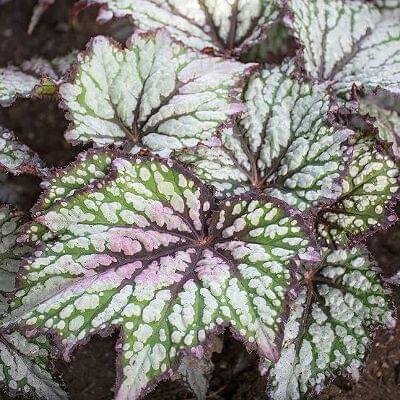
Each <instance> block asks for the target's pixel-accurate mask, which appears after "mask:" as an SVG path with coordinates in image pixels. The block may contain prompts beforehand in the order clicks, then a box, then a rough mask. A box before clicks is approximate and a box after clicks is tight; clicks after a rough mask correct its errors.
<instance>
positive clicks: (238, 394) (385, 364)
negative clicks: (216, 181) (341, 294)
mask: <svg viewBox="0 0 400 400" xmlns="http://www.w3.org/2000/svg"><path fill="white" fill-rule="evenodd" d="M34 3H35V1H33V0H15V1H12V2H9V3H7V4H6V5H4V6H2V7H0V67H2V66H5V65H7V64H15V65H18V64H20V63H21V62H22V61H24V60H26V59H29V58H30V57H32V56H37V55H40V56H43V57H45V58H53V57H56V56H61V55H64V54H66V53H67V52H68V51H70V50H73V49H75V48H77V49H82V48H84V46H85V44H86V43H87V41H88V40H89V38H90V37H92V36H94V35H96V34H99V33H101V34H113V35H114V36H117V38H118V39H120V40H121V39H123V38H124V37H126V35H127V34H128V33H129V31H130V28H128V27H127V25H126V24H125V23H124V22H122V23H118V24H107V25H104V26H99V25H98V24H96V23H95V15H96V10H95V9H91V10H86V11H84V12H83V13H82V14H81V15H80V16H79V17H78V18H74V19H71V18H70V14H69V12H70V7H71V5H72V3H73V1H71V0H64V1H57V2H56V4H55V5H54V6H52V7H51V8H50V9H49V10H48V11H47V12H46V14H45V15H44V18H43V19H42V21H41V22H40V24H39V25H38V27H37V28H36V30H35V32H34V33H33V35H32V36H28V35H27V33H26V29H27V26H28V23H29V18H30V14H31V11H32V7H33V5H34ZM0 124H1V125H4V126H6V127H8V128H10V129H13V130H14V132H15V133H16V135H17V136H18V137H19V138H20V139H21V141H23V142H24V143H26V144H28V145H29V146H30V147H31V148H33V149H34V150H35V151H36V152H38V153H39V155H40V156H41V157H42V159H44V161H45V162H46V163H47V164H48V165H49V166H55V167H61V166H64V165H66V164H68V163H69V162H70V161H72V160H73V159H74V158H75V156H76V155H77V154H78V153H79V152H80V151H81V150H82V149H83V148H82V147H72V146H70V145H68V144H67V143H66V142H65V140H64V138H63V133H64V131H65V129H66V127H67V121H66V120H65V118H64V114H63V112H62V111H61V110H60V109H59V108H58V105H57V103H56V101H54V100H48V99H46V100H41V101H37V100H36V101H34V100H33V101H27V100H18V101H17V102H16V103H15V104H14V105H13V106H12V107H9V108H7V109H0ZM2 179H3V180H4V179H5V178H4V177H2ZM0 182H2V181H1V180H0ZM6 183H7V187H12V188H15V190H17V191H18V196H13V194H12V193H11V194H9V195H7V196H9V197H8V198H7V197H5V198H2V199H1V200H3V201H4V200H7V199H8V200H10V201H12V202H15V203H17V205H19V206H20V207H22V208H23V209H24V210H26V211H28V210H29V209H30V207H31V206H32V205H33V204H34V203H35V201H36V199H37V197H38V195H39V193H40V188H39V184H40V181H39V180H38V179H37V178H34V177H30V176H20V177H17V178H10V177H7V182H6ZM0 185H2V183H0ZM0 192H2V190H0ZM3 197H4V196H3ZM399 243H400V224H397V225H395V226H393V227H392V228H391V229H389V230H387V231H385V232H382V233H379V234H377V235H375V236H374V237H373V238H371V239H370V240H369V241H368V247H369V249H370V251H371V252H372V254H373V256H374V257H375V258H376V260H377V261H378V263H379V265H380V266H381V268H382V270H383V274H384V275H385V276H391V275H392V274H393V273H394V272H395V271H396V270H397V269H399V267H400V246H399ZM399 301H400V290H399V289H397V288H396V289H394V303H395V305H396V306H398V305H399V304H400V303H399ZM117 337H118V333H117V332H115V333H114V334H113V335H111V336H108V337H105V338H102V337H100V336H95V337H93V338H92V339H91V340H90V342H89V343H88V344H86V345H85V346H83V347H81V348H80V349H79V351H76V352H75V353H74V356H73V359H72V362H71V363H69V364H66V363H64V362H62V361H57V363H56V367H57V370H58V371H59V375H60V377H61V378H62V380H63V381H64V382H65V385H66V389H67V391H68V393H69V394H70V398H71V400H108V399H112V398H113V384H114V381H115V359H116V357H115V350H114V346H115V342H116V340H117ZM213 362H214V364H215V370H214V373H213V374H212V378H211V381H210V388H209V391H208V395H207V399H214V400H222V399H227V400H228V399H229V400H256V399H257V400H258V399H259V400H261V399H265V398H266V395H265V389H266V382H265V379H263V378H261V377H260V376H259V373H258V363H257V359H256V356H255V355H254V354H248V353H247V352H246V350H245V349H244V347H243V346H242V345H241V344H240V343H239V342H237V341H235V340H234V339H232V338H230V337H229V335H228V334H225V335H224V336H223V350H222V352H221V353H219V354H218V353H215V354H214V356H213ZM0 397H1V395H0ZM4 398H7V397H6V396H4ZM146 398H147V399H149V400H165V399H168V400H189V399H193V398H194V396H193V394H192V393H191V392H190V391H189V390H188V389H186V387H185V386H184V385H183V384H182V383H179V382H178V381H173V382H163V383H161V384H160V385H159V386H158V387H157V388H156V389H155V390H154V391H153V392H151V393H150V394H149V395H148V396H147V397H146ZM310 398H318V399H319V400H328V399H329V400H339V399H340V400H347V399H349V400H350V399H356V400H357V399H360V400H361V399H362V400H396V399H397V400H398V399H400V327H399V326H397V328H395V329H393V330H391V331H387V330H386V331H383V330H378V331H377V333H376V338H375V340H374V344H373V346H372V348H371V352H370V355H369V357H368V360H367V362H366V366H365V368H364V370H363V372H362V374H361V377H360V379H359V381H358V382H356V383H355V382H352V381H350V380H349V379H346V378H345V377H340V378H337V379H335V381H334V382H333V384H331V385H330V386H329V387H328V388H327V389H325V390H324V391H323V392H322V393H321V394H319V395H317V396H310Z"/></svg>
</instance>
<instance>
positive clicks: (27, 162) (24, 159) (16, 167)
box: [0, 126, 43, 175]
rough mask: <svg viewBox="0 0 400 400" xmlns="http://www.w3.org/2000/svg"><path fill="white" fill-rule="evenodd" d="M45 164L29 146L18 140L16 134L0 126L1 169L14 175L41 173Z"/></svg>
mask: <svg viewBox="0 0 400 400" xmlns="http://www.w3.org/2000/svg"><path fill="white" fill-rule="evenodd" d="M41 170H43V164H42V161H41V160H40V158H39V156H38V155H37V154H36V153H34V152H33V151H32V150H31V149H30V148H29V147H28V146H25V145H24V144H22V143H20V142H18V141H17V139H16V138H15V136H14V134H13V133H12V132H11V131H9V130H8V129H5V128H3V127H2V126H0V171H2V172H10V173H12V174H14V175H18V174H21V173H29V174H40V173H41V172H40V171H41Z"/></svg>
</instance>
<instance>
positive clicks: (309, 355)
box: [270, 248, 394, 400]
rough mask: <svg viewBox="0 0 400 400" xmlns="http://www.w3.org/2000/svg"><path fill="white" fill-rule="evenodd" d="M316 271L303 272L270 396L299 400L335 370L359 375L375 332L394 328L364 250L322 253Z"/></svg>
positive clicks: (387, 302) (385, 296)
mask: <svg viewBox="0 0 400 400" xmlns="http://www.w3.org/2000/svg"><path fill="white" fill-rule="evenodd" d="M323 255H324V257H323V261H322V263H321V265H320V266H319V267H317V268H307V269H306V270H305V271H304V286H303V287H302V288H301V290H300V294H299V297H298V298H297V300H296V301H295V302H294V304H293V306H292V308H291V314H290V318H289V321H288V323H287V324H286V326H285V337H284V342H283V349H282V353H281V357H280V359H279V361H278V362H277V363H276V364H274V365H272V367H271V370H270V376H271V380H272V385H271V388H270V396H271V398H272V399H273V400H297V399H300V398H303V395H304V394H305V393H306V392H307V391H308V390H309V389H315V390H316V392H317V393H318V392H319V391H320V390H321V389H322V388H323V387H324V384H325V381H326V379H327V378H332V376H333V375H334V374H335V373H337V372H339V373H340V372H341V373H343V372H347V373H348V374H351V375H352V376H353V377H357V376H358V374H359V369H360V366H361V365H362V362H363V360H364V358H365V354H366V350H367V348H368V345H369V343H370V337H371V333H370V332H371V328H372V327H374V326H375V325H377V324H381V325H386V326H388V327H392V326H394V319H393V317H392V314H391V310H390V300H389V296H388V294H389V292H388V290H387V289H386V288H384V287H383V286H382V284H381V282H380V280H379V275H378V272H377V270H376V268H375V266H374V264H373V263H372V262H371V261H370V259H369V258H368V255H367V254H366V252H365V251H364V250H363V249H362V248H351V249H346V250H343V249H340V250H334V251H332V250H327V249H325V250H324V251H323Z"/></svg>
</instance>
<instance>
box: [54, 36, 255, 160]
mask: <svg viewBox="0 0 400 400" xmlns="http://www.w3.org/2000/svg"><path fill="white" fill-rule="evenodd" d="M248 66H249V65H244V64H240V63H237V62H235V61H230V60H224V59H220V58H213V57H207V56H205V55H200V54H197V53H194V52H193V51H191V50H189V49H185V48H184V47H183V46H182V45H181V44H179V43H177V42H174V41H173V40H171V38H170V37H169V35H168V34H167V33H166V32H165V31H157V32H156V33H149V34H143V33H139V34H135V35H134V36H133V37H132V38H131V39H130V41H129V42H128V44H127V47H126V48H125V49H121V48H120V47H119V46H118V45H117V44H116V43H114V42H112V41H111V40H110V39H107V38H105V37H102V36H98V37H96V38H95V39H94V40H93V41H92V42H91V44H90V46H89V49H88V51H87V52H86V53H84V54H81V55H80V57H79V66H78V68H77V71H76V77H75V81H74V82H73V83H66V84H64V85H62V86H61V88H60V93H61V96H62V99H63V102H64V104H65V105H66V107H67V109H68V111H69V113H70V116H71V118H72V121H73V127H72V129H70V130H69V131H68V132H67V134H66V138H67V140H69V141H71V142H73V143H75V142H83V143H86V142H89V141H92V142H94V143H95V144H96V145H98V146H102V145H107V144H110V143H112V144H115V145H117V146H120V145H122V144H127V145H128V146H129V147H130V148H134V149H137V148H139V147H140V146H147V147H149V148H150V149H152V150H154V151H156V152H160V153H161V152H163V153H164V154H168V152H169V151H170V150H172V149H180V148H182V147H186V146H189V147H190V146H194V145H196V144H197V143H198V142H204V141H207V140H209V139H210V138H212V137H213V135H214V134H215V132H216V130H217V128H218V127H219V126H220V125H221V124H222V123H223V122H225V121H226V120H228V119H229V118H230V117H232V116H234V115H236V114H238V113H241V112H242V111H243V110H244V106H243V105H242V104H241V103H239V102H238V99H237V98H238V95H239V90H238V88H237V87H236V86H237V85H238V83H239V81H241V80H242V79H243V78H244V75H245V73H246V70H247V69H248Z"/></svg>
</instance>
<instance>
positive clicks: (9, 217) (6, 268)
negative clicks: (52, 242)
mask: <svg viewBox="0 0 400 400" xmlns="http://www.w3.org/2000/svg"><path fill="white" fill-rule="evenodd" d="M24 222H25V219H24V216H23V214H22V213H20V212H17V211H12V210H11V209H10V207H8V206H2V207H0V243H1V245H0V314H4V313H5V312H6V311H7V309H8V304H7V301H6V298H5V297H4V296H3V295H5V294H7V293H10V292H12V291H13V290H15V277H16V274H17V272H18V270H19V267H20V266H21V264H22V259H23V257H26V256H28V255H30V254H31V252H32V249H31V248H30V247H29V246H27V245H24V244H21V243H18V242H17V238H18V237H19V236H20V235H21V233H22V227H23V223H24ZM49 350H50V347H49V344H48V342H47V340H46V338H44V337H38V338H37V339H27V338H25V337H24V336H22V335H21V334H20V333H17V332H12V333H11V334H6V333H1V332H0V384H3V385H5V386H6V387H7V388H8V391H9V392H10V393H11V394H14V393H28V392H33V393H35V394H36V395H37V396H39V397H40V398H44V399H55V400H60V399H66V398H67V396H66V394H65V393H64V391H63V390H62V389H61V388H60V387H59V385H58V384H57V383H56V382H54V381H53V380H52V377H51V375H50V373H49V372H47V370H48V367H49Z"/></svg>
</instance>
